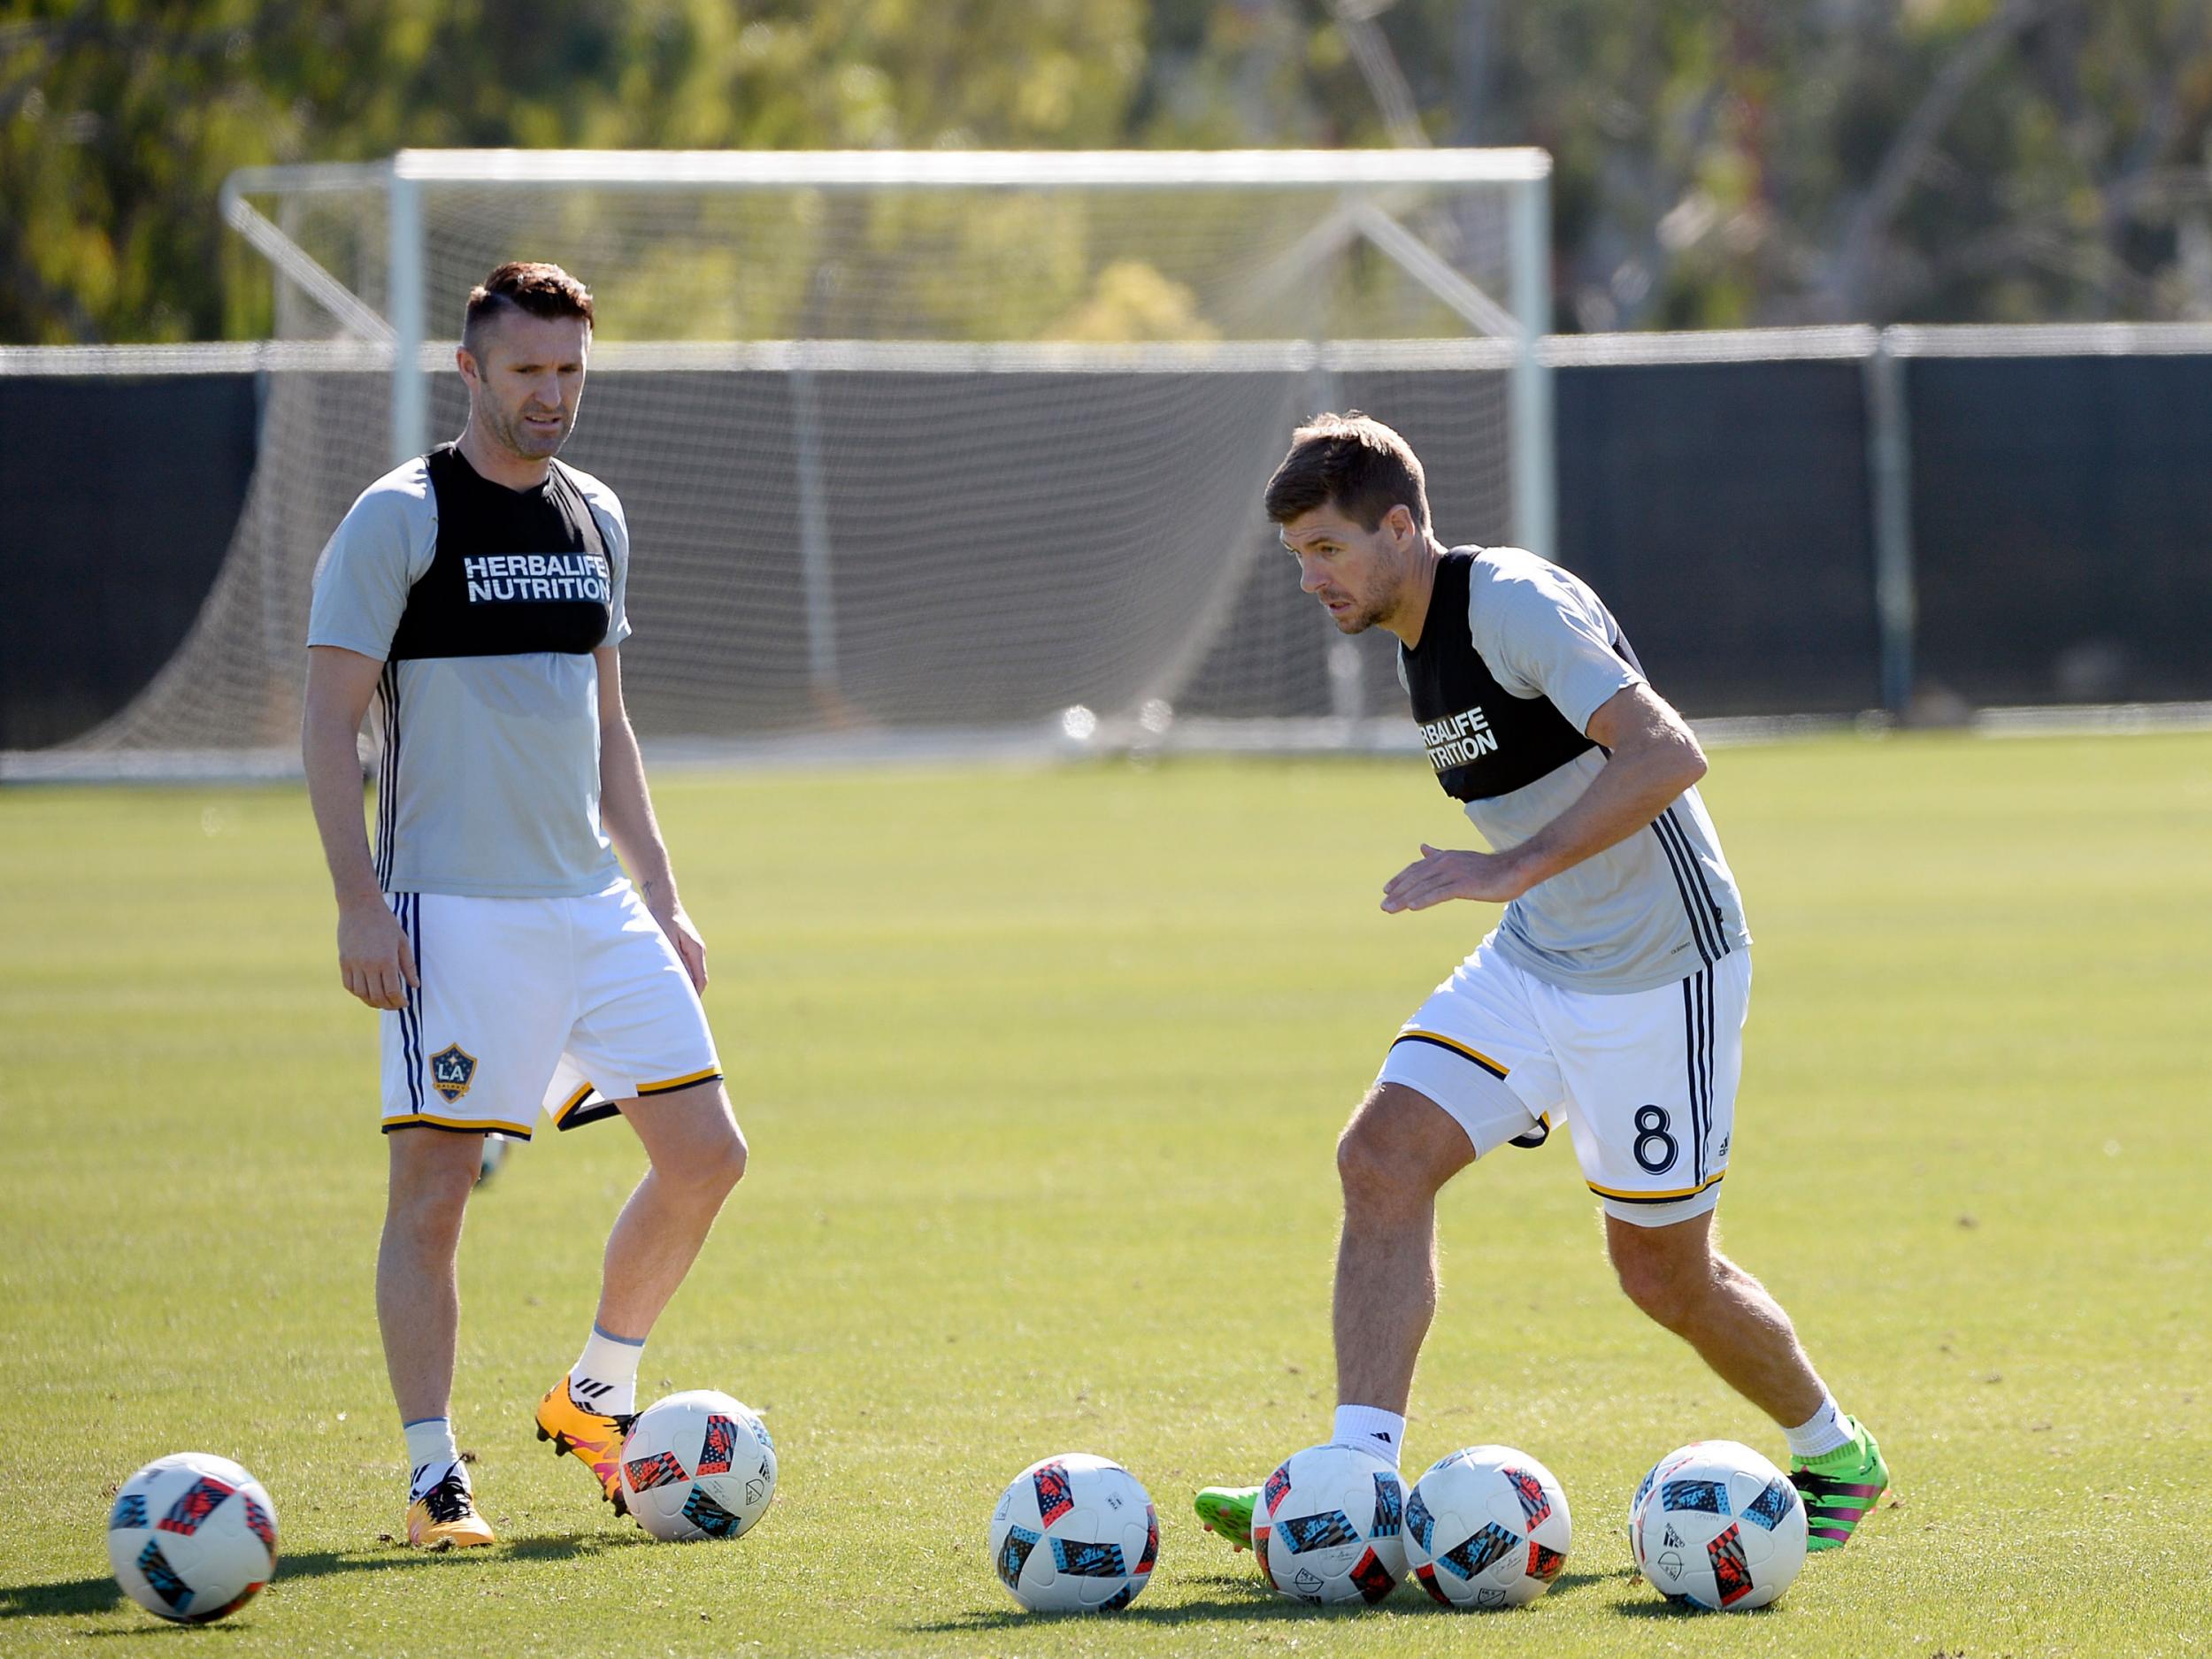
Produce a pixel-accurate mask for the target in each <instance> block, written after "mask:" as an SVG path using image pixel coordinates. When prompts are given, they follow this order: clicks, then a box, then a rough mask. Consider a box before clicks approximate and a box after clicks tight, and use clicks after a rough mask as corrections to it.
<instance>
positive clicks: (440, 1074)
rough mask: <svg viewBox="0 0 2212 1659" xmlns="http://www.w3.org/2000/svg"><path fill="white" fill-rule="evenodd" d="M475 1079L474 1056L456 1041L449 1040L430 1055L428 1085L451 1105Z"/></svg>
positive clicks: (467, 1090)
mask: <svg viewBox="0 0 2212 1659" xmlns="http://www.w3.org/2000/svg"><path fill="white" fill-rule="evenodd" d="M475 1081H476V1056H474V1055H472V1054H471V1053H470V1052H469V1051H468V1050H467V1049H465V1048H463V1047H461V1045H460V1044H459V1043H457V1042H449V1043H448V1044H447V1045H446V1046H445V1047H444V1048H441V1049H439V1050H438V1052H437V1053H435V1054H434V1055H432V1056H430V1087H432V1088H434V1089H436V1090H437V1091H438V1093H439V1094H442V1095H444V1096H445V1103H446V1104H447V1105H449V1106H450V1105H452V1104H453V1102H455V1101H457V1100H459V1099H460V1098H461V1096H462V1095H464V1094H467V1093H468V1092H469V1085H470V1084H472V1083H473V1082H475Z"/></svg>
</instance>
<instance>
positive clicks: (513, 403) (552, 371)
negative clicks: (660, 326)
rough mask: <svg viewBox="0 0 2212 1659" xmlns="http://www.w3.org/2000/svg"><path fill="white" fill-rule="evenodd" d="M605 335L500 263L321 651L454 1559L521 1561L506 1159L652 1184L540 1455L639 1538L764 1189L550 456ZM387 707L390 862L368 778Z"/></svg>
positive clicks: (423, 1400)
mask: <svg viewBox="0 0 2212 1659" xmlns="http://www.w3.org/2000/svg"><path fill="white" fill-rule="evenodd" d="M592 318H593V306H592V298H591V295H590V293H589V292H588V290H587V289H586V288H584V286H583V284H582V283H580V282H579V281H577V280H575V279H574V278H573V277H571V276H570V275H569V274H568V273H566V272H565V271H563V270H562V269H561V268H560V267H559V266H558V265H527V264H510V265H501V266H500V267H499V268H498V269H497V270H495V271H494V272H493V273H491V274H490V275H489V276H488V277H487V278H486V279H485V280H484V282H483V284H482V286H480V287H479V288H476V289H474V290H473V291H472V293H471V294H470V296H469V299H468V305H467V310H466V312H465V317H464V320H463V325H462V331H461V346H460V349H459V351H458V353H457V364H458V366H459V368H460V371H461V377H462V379H463V380H464V381H465V382H466V384H467V387H468V395H469V417H468V425H467V426H466V428H465V430H464V431H463V432H462V434H461V436H460V438H459V439H458V441H457V442H452V443H446V444H441V445H439V446H438V447H437V448H436V449H433V450H431V451H430V452H429V453H428V454H427V455H425V456H422V457H419V458H417V459H415V460H412V461H410V462H408V463H407V464H406V465H403V466H401V467H399V468H397V469H396V470H395V471H393V472H388V473H387V474H386V475H385V476H384V477H383V478H381V479H379V480H377V481H376V482H375V483H374V484H372V485H371V486H370V487H369V488H368V489H367V490H365V492H364V493H363V494H362V495H361V498H360V499H359V500H358V501H357V502H355V503H354V504H353V507H352V509H351V510H350V511H349V512H348V513H347V514H346V516H345V518H344V519H343V521H342V522H341V523H340V525H339V526H338V528H337V530H336V532H335V533H334V534H333V535H332V537H331V539H330V543H329V545H328V546H327V547H326V548H325V549H324V550H323V555H322V559H321V562H320V563H319V565H318V566H317V567H316V572H315V586H314V598H313V603H312V607H311V612H310V618H309V624H308V674H307V707H306V718H305V720H304V723H303V733H302V749H303V756H304V758H305V761H306V766H307V783H308V794H309V797H310V799H311V802H312V803H313V806H314V810H315V821H316V826H317V828H318V829H319V832H320V833H321V836H322V843H323V852H324V856H325V857H326V860H327V861H328V864H329V866H330V874H331V880H332V883H333V885H334V888H335V891H336V895H337V900H338V963H339V974H340V977H341V979H342V980H343V982H344V984H345V987H346V989H347V990H348V991H349V992H351V993H352V994H353V995H355V996H357V997H358V998H360V1000H361V1001H362V1002H365V1003H367V1004H368V1005H369V1006H370V1007H372V1008H375V1009H380V1010H383V1015H382V1026H383V1065H382V1070H383V1097H384V1098H383V1128H384V1131H385V1133H386V1135H387V1136H388V1147H389V1152H390V1185H389V1189H388V1205H387V1210H386V1213H385V1220H384V1233H383V1240H382V1243H381V1246H380V1248H379V1250H378V1253H377V1275H376V1305H377V1319H378V1323H379V1325H380V1326H381V1327H382V1331H383V1336H384V1356H385V1363H386V1365H387V1367H388V1370H389V1371H390V1374H391V1382H392V1393H393V1395H394V1398H395V1400H396V1402H397V1404H398V1407H399V1414H400V1419H401V1423H402V1425H403V1431H404V1433H405V1436H406V1440H407V1448H408V1460H407V1461H408V1467H409V1469H410V1470H411V1479H410V1483H409V1491H408V1511H407V1540H408V1542H409V1543H410V1544H413V1545H418V1546H421V1547H425V1548H434V1549H444V1548H461V1547H467V1546H472V1545H482V1544H488V1543H490V1542H492V1541H493V1539H492V1531H491V1528H490V1526H489V1525H487V1524H486V1522H485V1521H484V1519H483V1517H481V1516H480V1514H479V1513H478V1512H477V1510H476V1506H475V1502H474V1500H473V1496H472V1493H471V1490H470V1482H469V1476H468V1471H467V1470H466V1469H465V1467H464V1465H463V1464H462V1463H461V1461H460V1456H459V1454H458V1453H457V1451H456V1449H455V1444H454V1438H453V1430H452V1425H451V1422H450V1419H449V1397H450V1394H451V1391H452V1384H453V1360H454V1347H455V1342H456V1340H457V1331H458V1326H459V1320H460V1301H459V1293H458V1288H457V1281H456V1277H455V1271H454V1262H455V1256H456V1253H457V1249H458V1247H459V1243H460V1235H461V1219H462V1213H463V1210H465V1206H466V1204H467V1202H468V1196H469V1192H470V1189H471V1187H472V1185H473V1184H474V1182H475V1180H476V1178H477V1173H478V1170H479V1167H480V1157H481V1152H482V1148H483V1143H484V1137H485V1135H486V1134H487V1133H499V1134H503V1135H507V1136H510V1137H512V1138H515V1139H519V1140H527V1139H528V1138H529V1136H530V1133H531V1129H532V1125H534V1122H535V1119H536V1116H537V1112H538V1110H539V1109H540V1108H541V1107H542V1108H543V1110H545V1111H546V1112H547V1113H548V1114H549V1116H550V1117H551V1118H552V1119H553V1121H554V1123H555V1125H557V1127H559V1128H561V1129H572V1128H574V1127H576V1126H577V1125H580V1124H585V1123H589V1122H593V1121H595V1120H599V1119H603V1118H613V1117H617V1116H619V1117H621V1118H624V1119H626V1120H627V1122H628V1123H629V1125H630V1126H631V1128H632V1129H633V1130H634V1131H635V1132H636V1133H637V1136H638V1138H639V1140H640V1141H642V1142H643V1143H644V1145H645V1148H646V1151H647V1153H648V1155H649V1157H650V1159H651V1167H650V1168H649V1170H648V1171H647V1172H646V1175H645V1178H644V1179H643V1180H641V1182H640V1183H639V1184H638V1187H637V1188H636V1190H635V1191H634V1192H633V1193H632V1194H631V1195H630V1198H629V1201H628V1202H627V1203H626V1204H625V1205H624V1207H623V1210H622V1212H621V1214H620V1216H619V1217H618V1218H617V1219H616V1221H615V1224H614V1229H613V1232H612V1233H611V1236H610V1237H609V1239H608V1240H607V1250H606V1259H605V1265H604V1272H603V1280H602V1285H601V1290H600V1297H599V1303H598V1310H597V1315H596V1317H595V1319H594V1321H593V1324H592V1327H591V1334H590V1336H589V1338H588V1340H587V1341H586V1342H585V1345H584V1348H583V1352H582V1355H581V1356H580V1357H579V1359H578V1360H577V1362H576V1363H575V1365H574V1366H573V1367H572V1369H571V1370H570V1371H568V1373H567V1374H566V1375H565V1376H563V1377H561V1378H560V1379H557V1381H556V1382H555V1383H554V1384H553V1386H552V1387H551V1388H549V1389H548V1390H547V1392H546V1394H545V1397H544V1398H543V1400H541V1402H539V1405H538V1410H537V1425H538V1438H539V1439H540V1440H551V1441H552V1442H553V1445H554V1449H555V1451H556V1453H557V1454H559V1453H571V1454H573V1455H575V1456H576V1457H578V1458H579V1459H580V1460H581V1461H582V1462H583V1463H585V1464H586V1465H587V1466H588V1467H589V1468H590V1470H591V1471H592V1474H593V1478H594V1479H595V1480H596V1481H597V1482H598V1485H599V1487H600V1490H601V1493H602V1494H603V1496H604V1497H605V1498H606V1499H607V1500H608V1501H610V1502H612V1503H613V1504H614V1505H615V1507H616V1509H618V1511H619V1510H620V1509H621V1508H622V1497H621V1485H620V1464H619V1461H618V1460H619V1457H620V1453H621V1445H622V1438H623V1435H624V1434H625V1433H626V1431H627V1428H628V1425H629V1421H630V1418H631V1417H632V1415H633V1413H634V1410H635V1409H636V1385H637V1368H638V1357H639V1353H640V1350H641V1348H642V1347H643V1345H644V1342H645V1339H646V1336H647V1334H648V1333H649V1332H650V1331H651V1329H652V1327H653V1323H654V1321H655V1320H656V1319H657V1317H659V1315H660V1312H661V1310H662V1309H663V1308H664V1306H666V1305H667V1302H668V1299H669V1297H670V1296H671V1295H672V1294H674V1292H675V1289H676V1286H678V1285H679V1284H680V1283H681V1282H682V1280H683V1277H684V1274H685V1273H686V1271H687V1270H688V1269H689V1268H690V1266H691V1263H692V1262H693V1260H694V1258H695V1257H696V1256H697V1255H698V1253H699V1248H700V1247H701V1245H702V1244H703V1243H704V1242H705V1240H706V1236H707V1233H708V1230H709V1229H710V1227H711V1226H712V1225H713V1224H714V1218H715V1217H716V1215H717V1214H718V1212H719V1210H720V1209H721V1206H722V1201H723V1200H724V1198H725V1197H726V1196H727V1194H729V1191H730V1189H731V1188H732V1187H733V1186H734V1185H735V1184H736V1182H737V1180H738V1178H739V1177H740V1176H741V1174H742V1173H743V1172H744V1169H745V1141H744V1138H743V1136H742V1135H741V1133H739V1130H738V1126H737V1122H736V1119H735V1118H733V1116H732V1114H731V1111H730V1103H729V1099H728V1097H727V1095H726V1094H725V1093H724V1092H723V1088H722V1071H721V1065H720V1063H719V1061H718V1059H717V1058H716V1056H715V1048H714V1039H713V1036H712V1034H711V1033H710V1032H709V1031H708V1029H707V1021H706V1016H705V1013H704V1011H703V1009H702V1008H701V1006H700V1002H699V992H700V991H701V990H702V989H703V987H705V985H706V979H707V974H706V949H705V946H704V945H703V943H702V942H701V941H700V938H699V934H698V933H697V931H696V930H695V928H694V927H693V926H692V925H691V920H690V918H688V917H687V916H686V915H685V913H684V910H683V905H682V903H681V902H680V900H679V899H678V897H677V894H676V882H675V877H674V874H673V872H672V870H671V868H670V864H669V857H668V849H667V848H666V847H665V846H664V844H663V842H662V840H661V835H660V829H659V826H658V825H657V823H656V822H655V820H654V817H653V806H652V800H651V797H650V795H649V794H648V792H647V789H646V784H645V772H644V767H643V764H642V763H641V760H640V758H639V756H638V748H637V740H636V738H635V736H634V734H633V733H632V732H631V729H630V722H629V717H628V715H627V714H626V712H625V710H624V708H623V703H622V674H621V664H620V661H619V658H618V648H619V646H620V645H621V642H622V641H623V640H624V639H625V638H626V637H627V636H628V634H629V633H630V624H629V618H628V616H627V614H626V610H625V605H624V592H625V588H626V580H627V577H628V570H629V530H628V526H627V525H626V521H625V520H624V518H623V515H622V507H621V503H619V502H618V501H617V500H616V499H615V496H614V493H613V492H612V491H611V490H610V489H608V488H607V487H606V486H605V485H603V484H602V483H601V482H599V480H596V479H595V478H592V477H590V476H589V475H588V474H587V473H584V472H579V471H577V470H576V469H575V468H573V467H571V466H567V465H564V464H562V463H561V462H559V461H557V460H555V459H554V458H553V457H554V456H555V455H556V454H557V452H558V451H559V449H560V448H561V446H562V444H563V443H564V442H565V441H566V440H567V437H568V434H569V433H570V431H571V429H572V427H573V426H574V425H575V421H576V413H577V409H578V407H579V404H580V401H581V399H582V396H583V389H584V372H585V359H586V357H587V356H588V353H589V350H590V347H591V334H592ZM372 699H374V700H375V701H376V703H378V705H379V710H380V734H381V738H382V761H381V770H380V773H379V776H378V780H377V795H376V818H377V825H376V841H375V847H374V849H373V851H372V849H371V847H370V844H369V841H368V838H367V837H366V835H365V833H364V830H363V825H362V802H361V772H360V762H359V758H358V755H357V748H356V742H357V735H358V733H359V731H360V727H361V722H362V718H363V716H364V715H365V714H366V713H367V711H368V709H369V705H370V703H371V700H372ZM618 855H619V856H618ZM625 869H626V870H627V872H628V873H627V875H626V874H625ZM633 882H634V884H635V885H633Z"/></svg>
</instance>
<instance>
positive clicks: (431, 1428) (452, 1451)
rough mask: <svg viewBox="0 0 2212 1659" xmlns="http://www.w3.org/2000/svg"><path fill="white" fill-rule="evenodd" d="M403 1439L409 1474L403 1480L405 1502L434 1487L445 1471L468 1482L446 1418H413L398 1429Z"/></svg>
mask: <svg viewBox="0 0 2212 1659" xmlns="http://www.w3.org/2000/svg"><path fill="white" fill-rule="evenodd" d="M400 1432H401V1433H403V1434H404V1435H405V1436H406V1437H407V1467H408V1468H409V1470H410V1471H412V1472H411V1474H410V1475H409V1477H408V1480H407V1501H408V1502H410V1503H412V1502H414V1501H415V1500H416V1499H417V1498H419V1497H420V1496H422V1494H424V1493H426V1492H427V1491H429V1490H430V1488H431V1487H433V1486H436V1485H437V1484H438V1483H439V1482H440V1481H441V1480H443V1479H445V1477H446V1471H448V1470H449V1469H460V1470H461V1479H463V1480H466V1479H468V1471H467V1470H465V1469H462V1468H461V1452H460V1448H458V1447H457V1446H455V1445H454V1443H453V1420H452V1418H450V1417H417V1418H416V1419H415V1420H414V1421H413V1422H412V1423H409V1424H404V1425H402V1426H401V1429H400Z"/></svg>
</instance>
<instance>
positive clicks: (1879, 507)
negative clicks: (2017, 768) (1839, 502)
mask: <svg viewBox="0 0 2212 1659" xmlns="http://www.w3.org/2000/svg"><path fill="white" fill-rule="evenodd" d="M1890 333H1891V331H1890V330H1888V329H1883V330H1882V331H1880V332H1879V333H1878V334H1876V335H1875V337H1874V349H1873V350H1872V351H1871V352H1870V354H1869V355H1868V356H1867V358H1866V360H1865V364H1864V365H1863V371H1862V373H1863V375H1864V377H1865V382H1866V458H1867V481H1868V490H1869V501H1870V506H1871V508H1872V515H1871V516H1872V519H1873V523H1872V526H1871V528H1872V531H1873V539H1874V614H1875V618H1876V626H1877V627H1878V631H1879V634H1880V638H1881V684H1882V706H1883V707H1884V708H1885V709H1887V710H1889V711H1890V713H1892V714H1893V715H1896V716H1899V717H1902V716H1903V715H1904V714H1905V713H1906V712H1907V711H1908V710H1909V709H1910V707H1911V704H1912V694H1913V650H1914V637H1915V634H1916V631H1917V628H1918V624H1919V600H1918V596H1917V595H1916V591H1915V587H1914V580H1913V548H1912V424H1911V414H1910V411H1909V409H1908V406H1907V404H1906V401H1905V366H1904V364H1903V362H1902V360H1901V359H1900V357H1898V355H1897V353H1896V352H1895V351H1894V350H1893V349H1892V345H1891V341H1890Z"/></svg>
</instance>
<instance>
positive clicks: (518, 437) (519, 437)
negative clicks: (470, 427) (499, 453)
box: [484, 403, 576, 461]
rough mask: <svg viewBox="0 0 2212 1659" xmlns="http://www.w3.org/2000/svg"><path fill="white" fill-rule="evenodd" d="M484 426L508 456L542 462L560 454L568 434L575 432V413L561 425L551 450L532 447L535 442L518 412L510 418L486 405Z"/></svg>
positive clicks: (505, 413)
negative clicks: (489, 429) (489, 430)
mask: <svg viewBox="0 0 2212 1659" xmlns="http://www.w3.org/2000/svg"><path fill="white" fill-rule="evenodd" d="M484 424H485V425H486V426H488V427H490V428H491V434H490V435H491V437H492V439H493V441H494V442H496V443H497V444H498V445H499V447H500V448H501V449H504V450H506V451H507V452H508V453H509V454H510V455H514V456H519V457H521V458H522V459H524V460H526V461H544V460H549V459H550V458H551V457H554V456H556V455H558V454H559V453H560V452H561V446H562V445H563V444H565V443H566V442H568V434H570V433H571V432H572V431H574V430H575V426H576V419H575V411H573V410H572V411H569V419H567V420H566V421H565V422H564V423H563V424H562V426H561V430H560V433H559V434H558V435H557V437H555V439H554V440H553V446H552V448H550V449H544V450H540V449H534V448H533V447H532V446H533V445H534V443H535V442H536V440H535V439H534V438H533V437H532V435H531V434H530V432H529V429H528V428H527V427H526V426H524V425H523V424H522V415H521V413H520V411H517V412H516V413H515V414H514V415H513V416H512V417H510V416H509V415H508V414H507V412H506V411H504V410H502V409H498V408H495V407H493V406H492V405H491V404H490V403H487V404H486V406H485V409H484Z"/></svg>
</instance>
